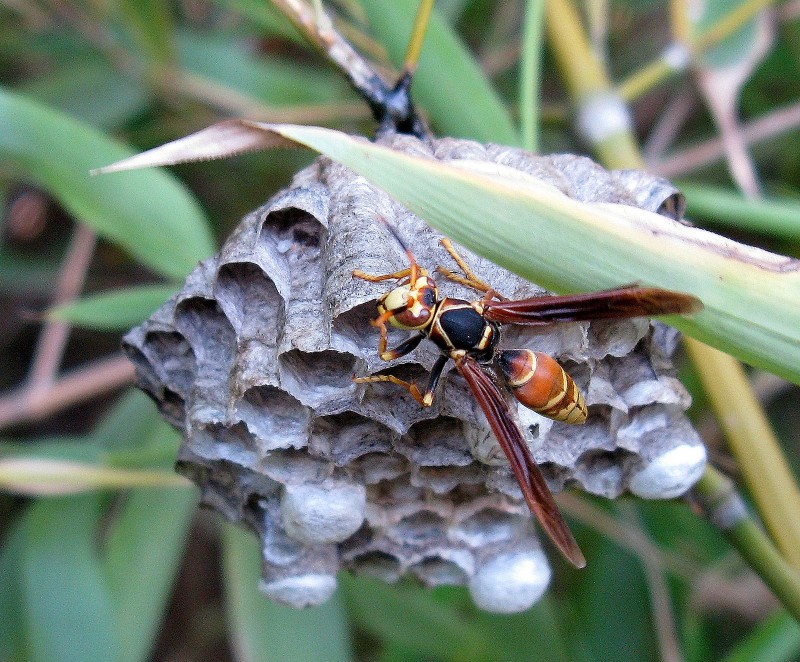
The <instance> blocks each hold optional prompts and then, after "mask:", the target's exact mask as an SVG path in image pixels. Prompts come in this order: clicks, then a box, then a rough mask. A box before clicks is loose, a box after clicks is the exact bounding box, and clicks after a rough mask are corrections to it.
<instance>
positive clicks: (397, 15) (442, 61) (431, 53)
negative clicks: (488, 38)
mask: <svg viewBox="0 0 800 662" xmlns="http://www.w3.org/2000/svg"><path fill="white" fill-rule="evenodd" d="M417 4H418V0H369V1H368V2H365V3H364V9H365V10H366V13H367V17H368V19H369V23H370V26H371V27H372V30H373V32H374V33H375V35H376V37H377V38H378V40H379V41H380V42H381V43H382V44H384V45H385V46H386V49H387V50H388V51H389V54H390V55H391V57H392V60H393V61H394V62H395V63H397V64H398V65H399V63H400V62H402V59H403V55H404V53H405V49H406V43H407V41H408V36H409V34H410V32H411V25H412V23H413V22H414V16H415V15H416V10H417ZM411 91H412V94H413V96H414V99H415V100H416V101H417V103H418V104H419V105H420V107H421V109H422V110H423V113H424V114H426V115H427V116H429V117H430V119H431V122H432V123H433V125H434V127H435V129H436V131H437V132H439V133H441V134H443V135H449V136H458V137H462V138H473V139H475V140H480V141H483V142H487V141H489V140H492V141H495V142H499V143H503V144H506V145H516V144H518V143H519V137H518V136H517V132H516V130H515V128H514V124H513V122H512V121H511V116H510V114H509V113H508V110H507V109H506V107H505V104H504V103H503V101H502V100H501V99H500V97H499V96H498V94H497V92H495V90H494V89H493V88H492V85H491V83H490V82H489V80H488V79H487V78H486V76H485V75H484V73H483V72H482V71H481V70H480V67H479V66H478V64H477V62H476V61H475V59H474V58H473V56H472V55H471V54H470V53H469V52H468V51H467V49H466V48H465V46H464V44H463V43H462V42H461V40H460V39H459V37H458V36H457V35H456V34H455V32H454V31H453V29H452V28H451V27H450V26H449V25H448V24H447V23H446V21H444V20H443V19H442V17H441V16H440V15H439V14H438V13H437V11H436V9H434V11H433V13H432V14H431V20H430V24H429V25H428V33H427V35H426V37H425V44H424V46H423V48H422V55H421V57H420V62H419V66H418V68H417V72H416V74H415V75H414V83H413V85H412V90H411Z"/></svg>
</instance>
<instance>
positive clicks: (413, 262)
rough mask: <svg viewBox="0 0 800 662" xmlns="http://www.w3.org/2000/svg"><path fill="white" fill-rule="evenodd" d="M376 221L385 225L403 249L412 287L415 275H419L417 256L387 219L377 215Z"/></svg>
mask: <svg viewBox="0 0 800 662" xmlns="http://www.w3.org/2000/svg"><path fill="white" fill-rule="evenodd" d="M378 221H380V222H381V223H382V224H383V227H385V228H386V230H387V231H388V232H389V234H390V235H392V237H394V240H395V241H396V242H397V243H398V244H400V248H402V249H403V251H404V252H405V254H406V257H407V258H408V261H409V262H410V263H411V274H410V277H409V283H410V284H411V286H412V287H413V286H414V283H416V282H417V276H418V275H419V264H418V263H417V258H415V257H414V254H413V253H412V252H411V249H410V248H409V247H408V246H407V245H406V242H404V241H403V240H402V239H401V238H400V235H399V234H397V230H396V229H395V228H394V227H393V226H392V224H391V223H389V221H387V220H386V219H385V218H384V217H383V216H378Z"/></svg>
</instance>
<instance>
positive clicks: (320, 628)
mask: <svg viewBox="0 0 800 662" xmlns="http://www.w3.org/2000/svg"><path fill="white" fill-rule="evenodd" d="M222 543H223V564H224V565H223V572H224V574H225V591H226V596H225V598H226V599H225V602H226V606H227V612H228V620H229V625H230V630H231V633H232V641H233V643H234V648H235V653H236V659H237V660H241V661H242V662H259V661H260V660H264V661H265V662H268V661H272V660H291V661H292V662H304V661H305V660H308V661H309V662H316V660H325V661H326V662H339V661H341V662H347V660H351V659H353V654H352V652H351V650H350V643H349V640H348V629H347V621H346V616H345V612H344V609H343V608H342V605H341V603H340V601H339V597H338V595H334V596H333V598H331V600H329V601H328V602H327V603H325V604H324V605H321V606H319V607H311V608H308V609H304V610H302V611H300V610H297V609H291V608H289V607H282V606H280V605H276V604H274V603H272V602H270V601H269V600H267V599H266V598H265V597H264V596H262V595H261V594H260V593H259V592H258V580H259V572H260V565H261V554H260V550H259V547H258V540H257V539H256V537H255V536H254V535H253V534H252V533H251V532H249V531H246V530H244V529H242V528H240V527H237V526H234V525H232V524H226V525H225V526H224V529H223V535H222Z"/></svg>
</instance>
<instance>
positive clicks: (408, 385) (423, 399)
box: [353, 354, 448, 407]
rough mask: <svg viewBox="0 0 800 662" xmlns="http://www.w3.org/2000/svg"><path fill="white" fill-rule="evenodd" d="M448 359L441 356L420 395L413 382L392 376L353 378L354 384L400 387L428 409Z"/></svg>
mask: <svg viewBox="0 0 800 662" xmlns="http://www.w3.org/2000/svg"><path fill="white" fill-rule="evenodd" d="M447 360H448V357H447V356H445V355H444V354H442V355H441V356H440V357H439V358H438V359H437V360H436V363H435V364H434V366H433V369H432V370H431V378H430V380H429V381H428V388H426V389H425V393H420V390H419V387H418V386H417V385H416V384H414V383H413V382H407V381H405V380H404V379H400V378H399V377H395V376H394V375H372V376H370V377H353V381H354V382H356V384H377V383H381V382H384V383H385V382H388V383H391V384H395V385H397V386H402V387H403V388H404V389H406V390H407V391H408V392H409V393H410V394H411V396H412V397H413V398H414V400H416V401H417V402H418V403H419V404H420V405H422V406H423V407H430V406H431V405H432V404H433V397H434V392H435V391H436V385H437V384H438V383H439V378H440V377H441V376H442V371H443V370H444V366H445V364H446V363H447Z"/></svg>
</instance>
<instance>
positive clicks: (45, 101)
mask: <svg viewBox="0 0 800 662" xmlns="http://www.w3.org/2000/svg"><path fill="white" fill-rule="evenodd" d="M16 91H17V92H19V93H20V94H23V95H25V96H27V97H28V98H30V99H32V100H33V101H37V102H38V103H40V104H42V105H44V106H49V107H51V108H53V109H56V110H60V111H61V112H63V113H65V114H67V115H70V116H72V117H73V118H74V119H77V120H81V121H83V122H87V123H89V124H91V125H92V126H95V127H103V128H105V129H114V128H117V127H119V126H122V125H123V124H124V123H125V122H127V121H128V120H130V119H131V118H132V117H135V116H136V115H138V114H139V113H142V112H143V111H144V110H145V108H146V107H147V104H148V103H149V101H150V98H151V96H152V95H151V94H150V92H149V91H148V90H147V89H146V88H145V87H144V86H143V85H142V84H140V83H139V82H138V81H135V80H133V79H132V78H130V77H127V76H124V75H123V74H121V73H120V72H119V71H117V70H116V69H114V68H113V67H112V66H110V64H109V63H108V61H106V60H104V59H101V58H100V56H99V55H96V54H90V53H87V54H75V55H72V56H70V57H68V58H64V60H63V64H62V66H58V64H56V69H55V70H52V71H48V72H47V73H46V74H43V75H41V76H39V78H36V79H33V80H29V81H27V82H26V83H25V84H23V85H21V86H20V87H18V88H16Z"/></svg>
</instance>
